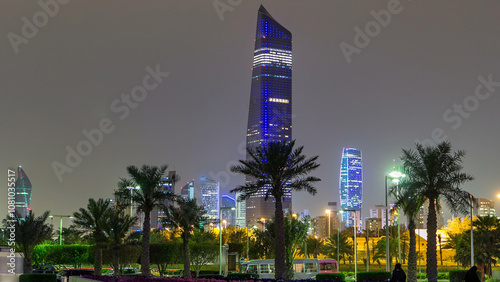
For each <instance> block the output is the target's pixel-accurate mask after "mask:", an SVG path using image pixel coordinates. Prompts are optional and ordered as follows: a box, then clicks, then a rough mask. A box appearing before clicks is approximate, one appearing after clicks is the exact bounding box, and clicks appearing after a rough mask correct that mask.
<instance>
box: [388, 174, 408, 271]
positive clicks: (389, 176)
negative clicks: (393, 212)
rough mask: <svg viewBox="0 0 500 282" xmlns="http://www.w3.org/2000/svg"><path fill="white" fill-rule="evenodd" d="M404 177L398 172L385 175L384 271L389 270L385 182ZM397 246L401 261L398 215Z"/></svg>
mask: <svg viewBox="0 0 500 282" xmlns="http://www.w3.org/2000/svg"><path fill="white" fill-rule="evenodd" d="M404 176H405V175H404V174H402V173H401V172H399V171H392V172H390V173H389V175H385V181H384V182H385V271H388V272H389V271H390V270H389V264H390V262H389V203H388V200H387V199H388V195H387V180H388V179H389V178H391V179H397V181H398V183H399V178H401V177H404ZM398 245H399V258H400V261H401V245H400V243H399V215H398Z"/></svg>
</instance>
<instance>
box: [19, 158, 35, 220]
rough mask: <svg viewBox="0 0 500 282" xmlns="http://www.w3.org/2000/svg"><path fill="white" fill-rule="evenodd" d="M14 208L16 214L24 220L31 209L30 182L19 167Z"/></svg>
mask: <svg viewBox="0 0 500 282" xmlns="http://www.w3.org/2000/svg"><path fill="white" fill-rule="evenodd" d="M15 188H16V196H15V201H16V204H15V207H16V213H18V214H19V215H20V216H21V218H25V217H27V216H28V214H29V210H30V209H31V192H32V189H33V188H32V187H31V182H30V180H29V178H28V176H27V175H26V173H25V172H24V170H23V169H22V167H21V166H19V167H18V168H17V180H16V187H15Z"/></svg>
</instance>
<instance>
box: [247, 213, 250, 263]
mask: <svg viewBox="0 0 500 282" xmlns="http://www.w3.org/2000/svg"><path fill="white" fill-rule="evenodd" d="M249 222H250V220H247V224H246V227H247V262H248V261H250V256H249V253H250V244H249V241H250V240H249V238H250V237H248V223H249Z"/></svg>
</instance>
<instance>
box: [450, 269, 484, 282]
mask: <svg viewBox="0 0 500 282" xmlns="http://www.w3.org/2000/svg"><path fill="white" fill-rule="evenodd" d="M466 272H467V270H452V271H450V272H449V275H450V282H462V281H464V280H465V273H466ZM476 273H477V277H478V278H479V280H481V271H479V270H478V271H477V272H476Z"/></svg>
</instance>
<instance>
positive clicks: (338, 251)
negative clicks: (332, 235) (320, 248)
mask: <svg viewBox="0 0 500 282" xmlns="http://www.w3.org/2000/svg"><path fill="white" fill-rule="evenodd" d="M342 212H343V210H340V211H339V213H338V215H340V218H342ZM339 248H340V219H339V222H338V226H337V265H339V264H340V261H339V260H340V249H339Z"/></svg>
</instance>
